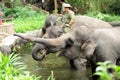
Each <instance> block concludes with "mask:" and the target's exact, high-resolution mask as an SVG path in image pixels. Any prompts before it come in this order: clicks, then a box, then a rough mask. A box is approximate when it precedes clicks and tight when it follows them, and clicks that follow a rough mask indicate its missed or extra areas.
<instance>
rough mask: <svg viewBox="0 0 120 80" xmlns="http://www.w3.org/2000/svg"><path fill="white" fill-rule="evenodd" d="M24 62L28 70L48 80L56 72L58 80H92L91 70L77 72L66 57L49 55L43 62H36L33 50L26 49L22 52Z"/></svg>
mask: <svg viewBox="0 0 120 80" xmlns="http://www.w3.org/2000/svg"><path fill="white" fill-rule="evenodd" d="M20 53H21V57H22V60H23V61H24V63H25V64H26V65H27V66H28V70H29V71H30V72H31V73H32V74H35V75H38V76H42V78H43V79H42V80H46V79H47V78H48V76H49V75H50V74H51V71H53V72H54V75H55V76H54V77H55V79H56V80H91V79H90V76H91V72H90V70H89V69H88V70H86V71H76V70H72V69H70V66H69V62H68V60H67V59H65V58H64V57H56V56H55V54H50V55H48V56H47V57H46V58H45V59H44V60H43V61H40V62H38V61H35V60H33V58H32V56H31V49H28V48H24V50H23V49H22V51H20Z"/></svg>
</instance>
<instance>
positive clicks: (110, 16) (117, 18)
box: [85, 12, 120, 22]
mask: <svg viewBox="0 0 120 80" xmlns="http://www.w3.org/2000/svg"><path fill="white" fill-rule="evenodd" d="M85 15H87V16H90V17H94V18H97V19H100V20H104V21H107V22H112V21H116V22H119V21H120V16H118V15H114V14H103V13H100V12H99V13H97V12H88V13H87V14H85Z"/></svg>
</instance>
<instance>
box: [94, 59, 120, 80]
mask: <svg viewBox="0 0 120 80" xmlns="http://www.w3.org/2000/svg"><path fill="white" fill-rule="evenodd" d="M97 65H98V67H97V68H96V72H95V73H94V75H98V76H100V80H120V76H119V75H120V66H116V65H113V64H111V62H109V61H106V62H104V63H103V62H99V63H97Z"/></svg>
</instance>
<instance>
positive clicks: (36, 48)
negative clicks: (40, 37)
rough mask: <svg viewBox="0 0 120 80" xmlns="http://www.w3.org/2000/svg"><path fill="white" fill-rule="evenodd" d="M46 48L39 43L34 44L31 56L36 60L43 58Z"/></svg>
mask: <svg viewBox="0 0 120 80" xmlns="http://www.w3.org/2000/svg"><path fill="white" fill-rule="evenodd" d="M40 52H41V53H42V54H41V55H40V56H39V57H38V53H40ZM46 52H47V51H46V50H45V47H44V46H43V45H41V44H36V45H35V46H34V47H33V49H32V57H33V59H35V60H36V61H41V60H43V59H44V58H45V56H46Z"/></svg>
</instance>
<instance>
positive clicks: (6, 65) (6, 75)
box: [0, 53, 40, 80]
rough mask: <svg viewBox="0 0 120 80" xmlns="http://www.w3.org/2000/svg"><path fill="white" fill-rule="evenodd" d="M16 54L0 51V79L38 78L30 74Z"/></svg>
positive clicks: (23, 79) (35, 79) (29, 79)
mask: <svg viewBox="0 0 120 80" xmlns="http://www.w3.org/2000/svg"><path fill="white" fill-rule="evenodd" d="M20 59H21V58H20V57H19V56H18V55H16V54H15V55H14V54H11V55H3V54H2V53H0V80H40V78H39V77H36V76H34V75H32V76H31V75H30V73H29V72H28V71H26V70H25V69H26V66H25V64H23V63H22V62H21V61H20Z"/></svg>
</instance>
